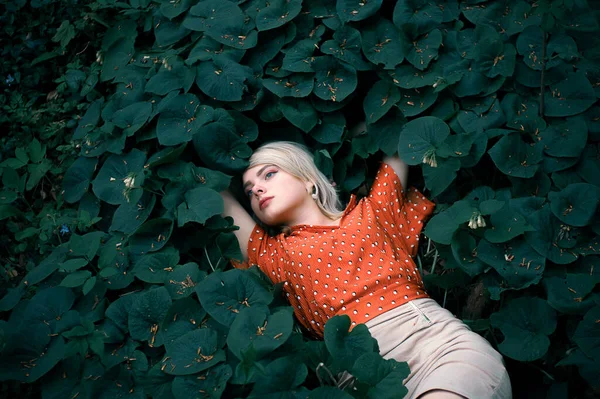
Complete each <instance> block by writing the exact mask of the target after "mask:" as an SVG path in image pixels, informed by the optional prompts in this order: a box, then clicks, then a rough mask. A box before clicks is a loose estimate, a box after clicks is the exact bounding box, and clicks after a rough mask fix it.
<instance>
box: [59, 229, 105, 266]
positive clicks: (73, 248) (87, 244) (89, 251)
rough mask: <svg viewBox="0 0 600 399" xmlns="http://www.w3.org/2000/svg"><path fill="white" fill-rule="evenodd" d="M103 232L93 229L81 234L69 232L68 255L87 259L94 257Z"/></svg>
mask: <svg viewBox="0 0 600 399" xmlns="http://www.w3.org/2000/svg"><path fill="white" fill-rule="evenodd" d="M104 234H105V233H104V232H103V231H93V232H91V233H87V234H84V235H82V236H80V235H78V234H74V233H73V234H71V238H70V239H69V242H68V244H67V245H68V248H69V255H70V256H81V257H85V258H87V259H88V260H92V259H94V256H96V252H98V248H100V240H102V238H103V237H104Z"/></svg>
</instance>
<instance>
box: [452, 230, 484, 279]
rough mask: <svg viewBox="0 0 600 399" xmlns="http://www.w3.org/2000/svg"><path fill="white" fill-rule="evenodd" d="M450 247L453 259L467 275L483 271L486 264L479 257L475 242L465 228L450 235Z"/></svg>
mask: <svg viewBox="0 0 600 399" xmlns="http://www.w3.org/2000/svg"><path fill="white" fill-rule="evenodd" d="M450 244H451V248H452V255H454V260H455V261H456V262H457V263H458V264H459V266H460V268H461V269H462V270H463V271H464V272H465V273H467V274H468V275H469V276H475V275H477V274H481V273H483V272H484V271H485V270H486V269H487V266H486V265H485V264H484V263H483V262H482V261H481V260H480V259H479V256H478V253H477V250H476V249H477V242H476V241H475V238H473V236H472V235H471V234H469V233H468V232H467V231H466V230H458V231H457V232H456V234H454V235H453V237H452V242H451V243H450Z"/></svg>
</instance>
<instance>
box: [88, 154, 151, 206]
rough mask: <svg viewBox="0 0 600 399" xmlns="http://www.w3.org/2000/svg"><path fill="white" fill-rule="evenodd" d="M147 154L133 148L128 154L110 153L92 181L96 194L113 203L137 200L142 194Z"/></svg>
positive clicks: (119, 203)
mask: <svg viewBox="0 0 600 399" xmlns="http://www.w3.org/2000/svg"><path fill="white" fill-rule="evenodd" d="M145 161H146V154H144V153H143V152H141V151H139V150H137V149H133V150H132V151H131V152H130V153H129V154H126V155H110V156H109V157H108V158H107V160H106V161H105V162H104V164H103V165H102V168H101V169H100V172H98V175H97V176H96V178H95V179H94V181H93V182H92V190H93V191H94V194H96V196H97V197H98V198H99V199H101V200H102V201H105V202H107V203H109V204H111V205H121V204H125V203H128V202H133V203H135V202H137V201H138V200H139V199H140V197H141V196H142V191H143V190H142V189H141V188H140V187H141V185H142V184H143V183H144V171H143V170H144V163H145Z"/></svg>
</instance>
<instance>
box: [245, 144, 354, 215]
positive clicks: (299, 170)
mask: <svg viewBox="0 0 600 399" xmlns="http://www.w3.org/2000/svg"><path fill="white" fill-rule="evenodd" d="M249 163H250V164H249V166H248V169H250V168H252V167H254V166H256V165H263V164H273V165H276V166H278V167H280V168H281V169H283V170H284V171H286V172H287V173H289V174H290V175H292V176H295V177H297V178H299V179H300V180H302V181H305V182H310V183H312V184H314V187H315V190H316V196H317V198H316V200H315V201H316V203H317V206H318V207H319V209H320V210H321V212H323V214H324V215H325V216H327V217H328V218H330V219H332V220H335V219H339V218H340V217H342V214H343V213H344V211H343V209H342V205H341V202H340V199H339V198H338V195H337V192H336V190H335V187H333V185H332V184H331V183H330V182H329V180H328V179H327V177H326V176H325V175H324V174H323V173H322V172H321V171H320V170H319V169H318V168H317V165H315V161H314V157H313V155H312V154H311V153H310V152H309V151H308V149H307V148H306V147H305V146H303V145H302V144H298V143H294V142H291V141H274V142H271V143H267V144H263V145H261V146H260V147H259V148H258V149H257V150H256V151H254V153H253V154H252V156H251V157H250V160H249Z"/></svg>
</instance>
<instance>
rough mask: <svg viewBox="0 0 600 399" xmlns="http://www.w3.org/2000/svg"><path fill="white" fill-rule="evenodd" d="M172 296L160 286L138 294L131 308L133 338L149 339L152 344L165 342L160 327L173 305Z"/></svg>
mask: <svg viewBox="0 0 600 399" xmlns="http://www.w3.org/2000/svg"><path fill="white" fill-rule="evenodd" d="M171 302H172V301H171V296H170V295H169V293H168V292H167V289H166V288H165V287H158V288H154V289H151V290H150V291H146V292H144V293H141V294H138V295H136V297H135V299H134V301H133V303H132V304H131V309H130V310H129V319H128V327H129V333H130V334H131V337H132V338H133V339H136V340H138V341H148V344H149V345H150V346H161V345H163V343H164V340H163V334H162V331H161V330H160V329H159V328H158V326H159V324H160V323H161V322H162V321H163V319H164V317H165V315H166V314H167V312H168V311H169V308H170V307H171Z"/></svg>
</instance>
